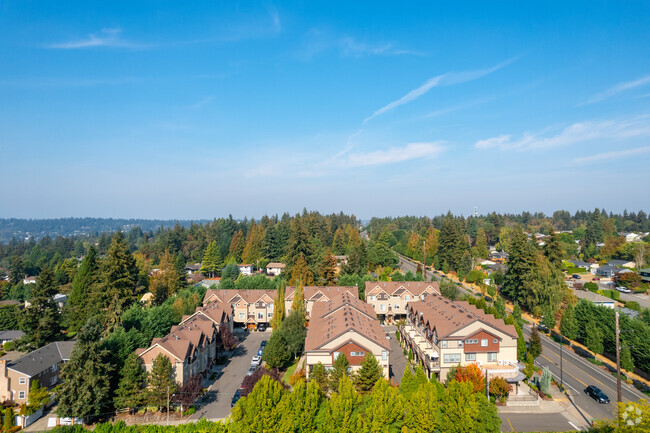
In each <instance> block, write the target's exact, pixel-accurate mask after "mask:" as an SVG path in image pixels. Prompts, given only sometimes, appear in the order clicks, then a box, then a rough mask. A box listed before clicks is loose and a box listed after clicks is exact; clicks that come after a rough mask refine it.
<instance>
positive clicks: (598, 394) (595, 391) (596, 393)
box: [585, 385, 609, 404]
mask: <svg viewBox="0 0 650 433" xmlns="http://www.w3.org/2000/svg"><path fill="white" fill-rule="evenodd" d="M585 393H586V394H587V395H588V396H590V397H591V398H593V399H594V400H596V401H597V402H598V403H603V404H607V403H609V397H607V396H606V395H605V393H604V392H602V391H601V390H600V389H599V388H597V387H595V386H593V385H589V386H588V387H586V388H585Z"/></svg>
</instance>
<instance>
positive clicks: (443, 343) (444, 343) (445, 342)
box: [440, 340, 447, 349]
mask: <svg viewBox="0 0 650 433" xmlns="http://www.w3.org/2000/svg"><path fill="white" fill-rule="evenodd" d="M440 343H441V344H442V348H443V349H446V348H447V340H441V341H440Z"/></svg>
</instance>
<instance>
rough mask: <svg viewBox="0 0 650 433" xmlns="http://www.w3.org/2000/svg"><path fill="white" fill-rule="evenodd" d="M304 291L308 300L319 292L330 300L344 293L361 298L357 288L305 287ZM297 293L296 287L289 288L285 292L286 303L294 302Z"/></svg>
mask: <svg viewBox="0 0 650 433" xmlns="http://www.w3.org/2000/svg"><path fill="white" fill-rule="evenodd" d="M302 289H303V293H304V295H305V299H306V300H310V299H312V298H313V297H314V296H315V295H316V294H317V293H318V292H321V293H322V294H323V295H324V296H327V297H328V298H329V299H332V298H333V297H334V296H337V295H339V294H340V293H343V292H350V293H352V294H353V295H354V296H357V297H358V296H359V288H358V287H357V286H305V287H303V288H302ZM295 291H296V287H295V286H287V288H286V289H285V290H284V299H285V301H290V300H292V299H293V294H294V292H295ZM316 299H318V298H316Z"/></svg>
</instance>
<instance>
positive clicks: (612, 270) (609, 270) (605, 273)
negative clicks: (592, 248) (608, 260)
mask: <svg viewBox="0 0 650 433" xmlns="http://www.w3.org/2000/svg"><path fill="white" fill-rule="evenodd" d="M621 271H627V269H623V268H617V267H615V266H610V265H605V266H601V267H599V268H598V269H596V274H597V275H599V276H601V277H605V278H611V277H613V276H614V274H617V273H619V272H621Z"/></svg>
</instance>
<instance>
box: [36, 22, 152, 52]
mask: <svg viewBox="0 0 650 433" xmlns="http://www.w3.org/2000/svg"><path fill="white" fill-rule="evenodd" d="M121 33H122V29H120V28H119V27H118V28H105V29H102V30H101V32H99V33H91V34H89V35H88V37H86V38H84V39H76V40H72V41H67V42H60V43H56V44H51V45H48V46H47V48H52V49H59V50H78V49H84V48H96V47H122V48H146V45H144V44H136V43H134V42H130V41H126V40H124V39H122V38H121V37H120V35H121Z"/></svg>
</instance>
